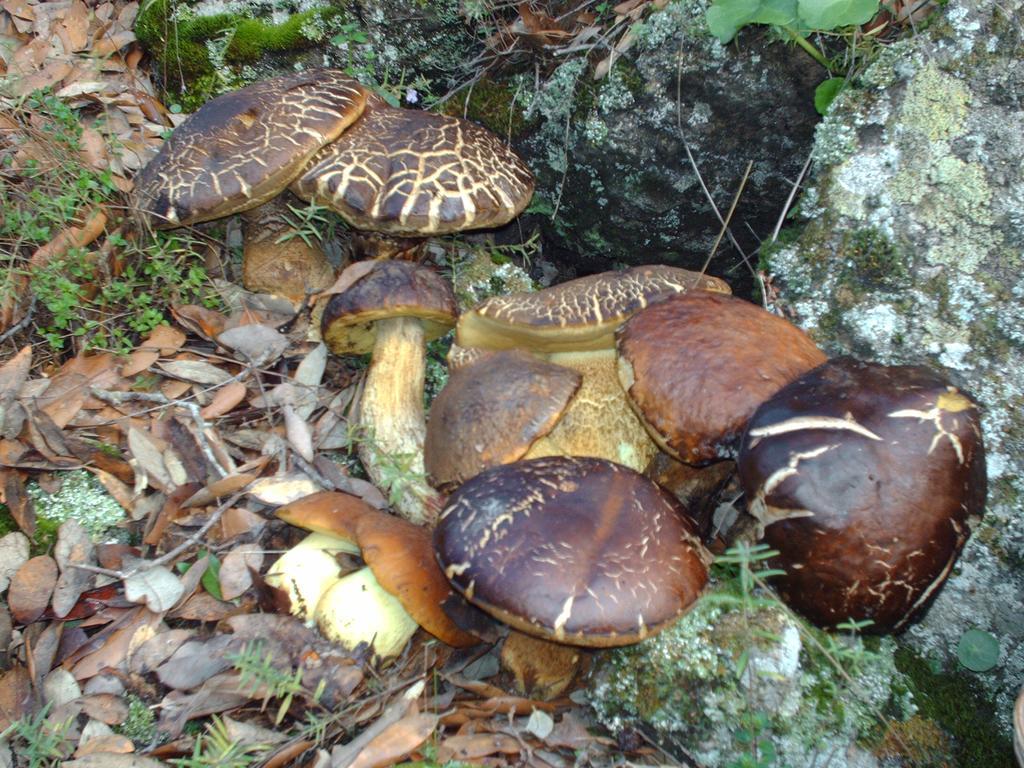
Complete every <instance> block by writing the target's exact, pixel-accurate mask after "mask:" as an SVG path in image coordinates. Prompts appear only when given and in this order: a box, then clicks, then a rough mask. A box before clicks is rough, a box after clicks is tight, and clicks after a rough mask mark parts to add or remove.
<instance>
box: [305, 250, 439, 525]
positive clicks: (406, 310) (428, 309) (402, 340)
mask: <svg viewBox="0 0 1024 768" xmlns="http://www.w3.org/2000/svg"><path fill="white" fill-rule="evenodd" d="M349 269H357V270H358V272H359V273H360V274H359V276H358V277H357V278H356V279H355V280H354V282H352V283H351V284H350V285H349V286H348V287H347V288H346V289H345V290H344V291H343V292H342V293H338V294H335V295H333V296H331V298H330V301H329V302H328V303H327V307H326V308H325V309H324V314H323V320H322V330H323V338H324V341H325V342H326V344H327V346H328V347H329V348H330V350H331V351H332V352H334V353H335V354H339V355H343V354H365V353H367V352H370V353H371V359H370V367H369V369H368V370H367V372H366V379H365V381H364V384H363V393H362V397H361V398H360V402H359V424H360V426H361V427H362V428H363V429H364V432H365V434H364V435H363V436H362V437H363V439H362V440H361V441H360V443H359V456H360V458H361V459H362V462H363V465H364V466H365V468H366V471H367V473H368V474H369V475H370V478H371V479H372V480H373V481H374V482H375V483H377V484H378V485H379V486H381V487H387V486H388V478H387V477H386V467H387V465H389V464H390V465H394V463H395V462H402V463H403V464H404V465H405V470H406V475H407V478H408V480H409V482H408V483H406V486H405V488H404V489H403V490H402V491H401V493H400V494H399V498H398V500H397V502H396V504H395V506H396V508H397V509H398V511H399V512H400V513H401V514H402V516H403V517H405V518H406V519H408V520H411V521H412V522H414V523H417V524H420V523H425V522H430V521H431V520H433V518H434V517H435V516H436V514H437V512H438V511H439V509H438V508H437V507H438V506H439V499H438V498H437V495H436V493H435V492H434V490H433V489H432V488H430V486H428V485H427V484H426V482H424V481H423V480H421V479H420V478H422V477H424V469H423V441H424V438H425V435H426V419H425V415H424V412H423V386H424V380H425V375H426V343H427V342H428V341H430V340H431V339H434V338H437V337H438V336H440V335H442V334H443V333H445V331H447V330H448V329H449V328H451V327H452V326H453V325H454V324H455V318H456V309H455V297H454V295H453V293H452V289H451V286H450V285H449V284H448V282H447V281H446V280H444V279H443V278H442V277H441V276H440V275H438V274H437V273H436V272H434V271H433V270H431V269H429V268H428V267H426V266H422V265H418V264H415V263H413V262H408V261H378V262H373V263H372V264H369V266H367V264H366V263H364V262H357V263H356V264H354V265H352V267H349ZM344 277H345V273H343V274H342V278H341V279H344Z"/></svg>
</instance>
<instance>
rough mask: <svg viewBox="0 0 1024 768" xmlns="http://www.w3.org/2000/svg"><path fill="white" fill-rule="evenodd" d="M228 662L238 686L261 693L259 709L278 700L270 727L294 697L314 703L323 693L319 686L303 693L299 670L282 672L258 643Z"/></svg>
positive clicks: (279, 721) (277, 723) (231, 656)
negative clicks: (237, 675) (239, 683)
mask: <svg viewBox="0 0 1024 768" xmlns="http://www.w3.org/2000/svg"><path fill="white" fill-rule="evenodd" d="M228 659H229V660H230V661H231V664H232V665H233V666H234V668H235V669H236V670H238V672H239V674H240V675H241V686H242V687H244V686H251V687H252V690H253V692H254V693H255V692H257V691H261V692H263V706H262V709H265V708H266V706H267V703H268V702H269V701H270V700H271V699H278V700H280V704H279V705H278V708H277V714H276V715H275V717H274V725H280V724H281V721H282V720H284V716H285V715H286V714H288V710H289V709H290V708H291V705H292V701H294V699H295V697H296V696H301V697H303V698H306V699H308V700H310V701H312V702H316V701H318V700H319V699H320V696H321V695H322V693H323V689H322V685H321V688H319V689H318V690H316V691H308V690H306V688H305V687H304V686H303V685H302V670H301V669H294V670H292V669H289V670H288V671H285V670H282V669H281V668H280V667H278V666H277V665H275V664H274V654H273V651H267V652H266V653H264V652H263V645H262V643H259V642H258V641H253V642H250V643H247V644H246V646H245V647H244V648H243V649H242V651H241V652H240V653H236V654H232V655H230V656H228Z"/></svg>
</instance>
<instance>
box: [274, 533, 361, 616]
mask: <svg viewBox="0 0 1024 768" xmlns="http://www.w3.org/2000/svg"><path fill="white" fill-rule="evenodd" d="M338 552H344V553H347V554H350V555H358V554H359V547H357V546H356V545H355V544H354V543H353V542H351V541H349V540H347V539H340V538H338V537H337V536H331V535H328V534H324V533H311V534H309V536H307V537H306V538H304V539H303V540H302V541H300V542H299V543H298V544H296V545H295V546H294V547H292V548H291V549H289V550H288V551H287V552H285V553H284V554H283V555H281V557H279V558H278V559H277V560H276V561H275V562H274V564H273V565H272V566H271V567H270V569H269V570H268V571H267V573H266V575H265V576H264V580H265V581H266V583H267V584H269V585H270V586H271V587H274V588H275V589H280V590H283V591H284V593H285V595H286V596H287V598H288V605H289V607H290V610H291V612H292V613H293V614H295V615H297V616H302V618H304V619H306V620H307V621H311V620H313V619H315V617H316V606H317V603H319V602H320V598H321V597H323V594H324V592H326V591H327V590H328V589H329V588H330V587H331V586H332V585H333V584H334V582H336V581H337V580H338V578H339V577H340V576H341V566H340V565H339V564H338V561H337V560H336V559H335V553H338Z"/></svg>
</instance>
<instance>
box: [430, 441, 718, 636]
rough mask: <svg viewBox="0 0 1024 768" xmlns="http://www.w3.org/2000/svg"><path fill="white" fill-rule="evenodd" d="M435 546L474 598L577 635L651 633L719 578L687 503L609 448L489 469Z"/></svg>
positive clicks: (536, 628)
mask: <svg viewBox="0 0 1024 768" xmlns="http://www.w3.org/2000/svg"><path fill="white" fill-rule="evenodd" d="M434 548H435V550H436V552H437V558H438V562H439V563H440V564H441V567H442V568H443V569H444V572H445V575H446V576H447V577H448V579H449V580H450V581H451V582H452V584H453V586H454V587H455V589H456V590H458V591H459V592H461V593H462V595H463V596H464V597H465V598H466V599H467V600H469V601H470V602H471V603H473V604H475V605H476V606H477V607H479V608H482V609H483V610H484V611H486V612H487V613H490V614H491V615H492V616H494V617H495V618H497V619H499V620H501V621H503V622H505V623H506V624H508V625H510V626H511V627H513V628H514V629H517V630H519V631H521V632H525V633H527V634H531V635H534V636H537V637H540V638H542V639H546V640H553V641H555V642H559V643H566V644H571V645H582V646H595V647H607V646H615V645H625V644H628V643H635V642H637V641H639V640H642V639H644V638H645V637H649V636H650V635H653V634H654V633H656V632H658V631H660V630H661V629H664V628H665V627H666V626H668V625H669V624H670V623H671V622H672V621H674V620H675V619H676V618H678V617H679V616H680V615H681V614H682V613H683V612H684V611H685V610H686V609H687V608H688V607H689V606H690V605H691V604H692V603H693V602H694V601H695V600H696V599H697V596H698V595H699V594H700V591H701V589H702V588H703V586H704V584H705V582H706V580H707V568H706V565H705V562H704V559H703V558H704V557H705V554H704V551H703V548H702V547H701V545H700V542H699V541H697V539H696V537H695V535H694V532H693V525H692V523H691V522H690V521H689V520H688V518H687V516H686V513H685V511H684V510H683V509H682V508H681V507H680V505H679V503H678V502H677V501H676V500H675V499H674V498H672V496H670V495H669V494H668V493H666V492H665V491H663V490H662V489H661V488H659V487H658V486H657V485H656V484H655V483H653V482H651V481H650V480H648V479H647V478H645V477H643V476H642V475H640V474H638V473H636V472H634V471H632V470H630V469H627V468H625V467H622V466H619V465H617V464H614V463H612V462H610V461H604V460H602V459H591V458H572V457H565V456H553V457H548V458H542V459H531V460H528V461H519V462H515V463H513V464H506V465H503V466H500V467H494V468H492V469H488V470H485V471H483V472H481V473H480V474H478V475H477V476H476V477H474V478H473V479H471V480H469V481H468V482H466V483H465V484H464V485H463V486H462V487H460V488H459V489H458V490H457V491H455V493H453V494H452V496H451V497H450V498H449V500H448V505H447V506H446V507H445V509H444V512H443V513H442V516H441V519H440V522H439V523H438V527H437V529H436V530H435V533H434Z"/></svg>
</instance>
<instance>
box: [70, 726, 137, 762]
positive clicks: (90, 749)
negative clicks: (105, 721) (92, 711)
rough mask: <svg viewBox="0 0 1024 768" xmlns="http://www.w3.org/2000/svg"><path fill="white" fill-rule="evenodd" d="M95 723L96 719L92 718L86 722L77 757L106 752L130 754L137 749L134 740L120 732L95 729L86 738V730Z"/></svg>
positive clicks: (76, 752) (76, 751) (76, 753)
mask: <svg viewBox="0 0 1024 768" xmlns="http://www.w3.org/2000/svg"><path fill="white" fill-rule="evenodd" d="M94 723H96V721H95V720H90V721H89V722H88V723H87V724H86V726H85V729H83V730H82V741H81V742H80V743H79V746H78V749H76V750H75V757H78V758H81V757H89V756H92V755H97V756H98V755H104V754H116V755H130V754H131V753H132V752H134V751H135V745H134V744H133V743H132V740H131V739H129V738H128V737H127V736H122V735H121V734H119V733H113V732H110V733H103V734H100V733H97V732H95V731H94V732H93V733H91V734H88V738H86V736H87V734H86V730H87V729H89V726H90V725H93V724H94ZM101 725H102V723H101ZM107 730H108V731H109V730H110V729H109V728H107Z"/></svg>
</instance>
